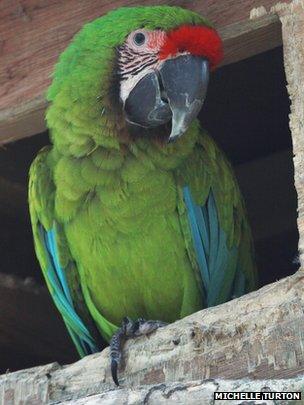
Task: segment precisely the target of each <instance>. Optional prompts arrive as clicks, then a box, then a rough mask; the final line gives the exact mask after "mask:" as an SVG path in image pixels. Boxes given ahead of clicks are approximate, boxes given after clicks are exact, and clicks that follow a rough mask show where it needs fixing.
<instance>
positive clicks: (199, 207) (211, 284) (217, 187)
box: [177, 127, 257, 306]
mask: <svg viewBox="0 0 304 405" xmlns="http://www.w3.org/2000/svg"><path fill="white" fill-rule="evenodd" d="M198 131H199V133H200V135H199V137H198V141H197V146H196V148H195V151H194V152H193V156H192V158H191V159H189V160H188V161H187V162H186V163H185V165H184V166H183V167H182V168H181V169H180V170H179V172H178V173H177V175H178V179H179V180H178V182H179V184H180V186H181V198H182V204H183V206H181V205H179V207H178V211H179V216H180V221H181V226H182V229H183V233H184V239H185V243H186V247H187V251H188V255H189V258H190V260H191V262H192V266H193V267H194V270H195V271H196V274H197V278H198V280H199V282H200V283H201V290H202V295H203V299H204V303H205V305H206V306H213V305H218V304H220V303H223V302H225V301H227V300H229V299H232V298H234V297H238V296H241V295H243V294H244V293H246V292H248V291H251V290H252V289H254V288H255V287H256V284H257V276H256V266H255V262H254V254H253V243H252V237H251V232H250V228H249V224H248V221H247V216H246V210H245V207H244V202H243V199H242V196H241V193H240V190H239V188H238V184H237V181H236V179H235V176H234V174H233V170H232V168H231V166H230V164H229V162H228V161H227V160H226V158H225V156H224V154H223V153H222V152H221V151H220V149H219V148H218V147H217V146H216V145H215V143H214V142H213V140H212V139H211V138H210V137H209V136H208V134H207V133H206V132H202V131H201V129H200V128H199V127H198ZM185 217H187V221H186V220H185ZM187 227H188V228H189V229H190V232H189V231H188V230H187Z"/></svg>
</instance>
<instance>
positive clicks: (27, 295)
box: [0, 273, 77, 371]
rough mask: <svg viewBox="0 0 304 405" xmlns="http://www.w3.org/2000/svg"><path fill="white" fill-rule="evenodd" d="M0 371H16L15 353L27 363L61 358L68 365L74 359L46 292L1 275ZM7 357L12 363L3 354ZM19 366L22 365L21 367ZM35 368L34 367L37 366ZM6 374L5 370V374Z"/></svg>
mask: <svg viewBox="0 0 304 405" xmlns="http://www.w3.org/2000/svg"><path fill="white" fill-rule="evenodd" d="M0 330H1V333H0V358H1V362H0V367H1V369H2V370H3V369H5V368H8V369H9V368H11V367H18V363H16V360H15V359H14V353H16V352H17V353H20V355H22V356H23V361H22V362H23V364H24V362H25V360H24V358H25V357H26V358H27V360H28V363H29V365H30V362H32V365H33V363H34V362H35V360H37V359H39V361H40V363H44V362H49V361H54V360H55V359H58V358H61V359H62V361H65V362H68V361H71V360H72V359H76V358H77V355H76V352H75V349H74V347H73V344H72V342H71V339H70V338H69V336H68V334H67V331H66V328H65V326H64V323H63V321H62V320H61V318H60V316H59V314H58V312H57V311H56V309H55V307H54V305H53V303H52V301H51V298H50V295H49V293H48V292H47V291H46V288H42V287H39V286H37V285H35V283H33V282H32V281H31V280H29V279H26V280H21V279H19V278H17V277H15V276H11V275H6V274H3V273H0ZM5 352H6V353H10V358H11V361H8V360H9V358H8V357H7V356H6V357H5V358H6V360H7V363H6V364H4V354H5ZM22 362H21V363H22ZM36 364H37V363H36ZM4 371H5V370H4Z"/></svg>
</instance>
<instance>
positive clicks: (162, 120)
mask: <svg viewBox="0 0 304 405" xmlns="http://www.w3.org/2000/svg"><path fill="white" fill-rule="evenodd" d="M208 82H209V64H208V61H207V60H206V59H204V58H202V57H199V56H192V55H181V56H178V57H176V58H173V59H169V60H167V61H165V62H164V63H163V64H162V65H161V67H160V69H159V70H158V71H153V72H151V73H149V74H147V75H146V76H145V77H143V78H142V79H141V80H140V81H139V82H138V83H137V84H136V85H135V87H134V88H133V90H132V91H131V92H130V94H129V96H128V98H127V100H126V102H125V105H124V108H125V112H126V118H127V121H128V122H130V123H131V124H134V125H139V126H142V127H146V128H150V127H157V126H160V125H163V124H166V123H168V122H169V121H170V120H171V121H172V125H171V133H170V136H169V142H171V141H174V140H176V139H177V138H179V137H180V136H181V135H183V134H184V133H185V132H186V131H187V129H188V127H189V125H190V124H191V122H192V121H193V120H194V119H195V118H196V117H197V115H198V113H199V111H200V109H201V107H202V105H203V103H204V100H205V97H206V93H207V87H208Z"/></svg>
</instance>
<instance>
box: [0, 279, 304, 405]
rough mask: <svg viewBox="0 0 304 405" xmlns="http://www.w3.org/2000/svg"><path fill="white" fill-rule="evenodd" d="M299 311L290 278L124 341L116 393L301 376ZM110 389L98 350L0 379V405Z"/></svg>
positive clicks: (303, 299) (303, 331)
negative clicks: (196, 382) (216, 381)
mask: <svg viewBox="0 0 304 405" xmlns="http://www.w3.org/2000/svg"><path fill="white" fill-rule="evenodd" d="M303 307H304V276H303V274H301V273H300V272H298V273H297V274H296V275H294V276H291V277H289V278H286V279H283V280H281V281H279V282H277V283H274V284H271V285H268V286H266V287H264V288H262V289H261V290H259V291H256V292H254V293H251V294H248V295H246V296H243V297H242V298H239V299H237V300H233V301H230V302H228V303H226V304H224V305H219V306H217V307H214V308H209V309H206V310H203V311H200V312H197V313H195V314H193V315H191V316H188V317H186V318H184V319H182V320H180V321H178V322H175V323H174V324H171V325H169V326H167V327H165V328H162V329H160V330H159V331H157V332H156V333H153V334H152V335H150V336H148V337H140V338H137V339H136V340H134V341H133V340H132V341H128V342H127V344H126V346H125V349H124V365H123V367H122V368H121V370H120V373H119V377H120V381H121V384H122V387H123V388H124V389H125V390H126V391H125V392H129V394H130V392H131V391H128V390H129V389H132V391H133V389H134V388H135V392H136V390H137V392H140V391H142V392H145V390H146V388H139V387H140V386H142V385H156V387H155V388H154V389H153V391H157V390H159V391H162V390H163V389H164V387H165V386H168V387H172V384H173V383H174V382H176V381H178V382H179V384H180V383H185V384H181V386H183V385H186V386H187V384H188V383H189V381H194V380H200V381H201V380H204V379H212V378H216V379H218V378H220V379H221V378H223V379H232V380H234V379H244V378H246V377H248V378H251V379H267V378H270V377H271V378H274V379H275V378H292V377H295V376H298V375H300V374H301V373H303V371H304V367H303V364H304V347H303V341H302V340H303V335H304V313H303ZM157 384H165V385H164V386H161V387H159V386H157ZM190 386H191V384H190ZM157 387H158V388H157ZM114 388H115V386H114V385H113V382H112V380H111V376H110V365H109V350H108V349H105V350H104V351H103V352H102V353H100V354H95V355H91V356H87V357H85V358H84V359H82V360H80V361H78V362H77V363H74V364H72V365H68V366H63V367H62V366H59V365H58V364H57V363H53V364H50V365H47V366H43V367H37V368H33V369H30V370H23V371H18V372H15V373H11V374H6V375H4V376H2V377H0V401H1V398H2V401H4V402H2V403H5V404H6V402H5V399H7V398H11V400H12V402H11V403H14V404H21V401H25V402H26V403H39V404H46V403H49V402H57V401H58V402H63V401H67V400H69V401H72V402H71V403H73V404H74V403H76V402H75V400H76V399H79V398H83V397H88V396H90V395H96V394H100V393H102V392H106V391H108V390H113V389H114ZM147 389H148V388H147ZM188 394H189V395H188V397H187V398H188V399H190V398H192V395H195V390H193V392H192V394H191V390H190V391H188ZM105 395H109V397H112V400H113V401H114V402H113V403H126V401H125V400H124V401H122V400H121V398H122V397H121V395H122V394H121V391H120V389H116V390H115V391H112V392H110V393H107V394H105ZM153 395H157V394H156V393H155V394H153ZM158 395H161V394H160V393H159V394H158ZM115 398H116V399H117V400H118V399H119V398H120V401H121V402H116V401H115ZM156 398H157V396H156ZM13 400H14V402H13ZM86 400H87V399H86ZM23 403H24V402H23ZM79 403H86V402H81V401H80V402H79ZM102 403H103V402H102ZM137 403H141V402H137ZM146 403H155V402H153V401H152V400H151V402H148V401H146ZM156 403H158V402H156Z"/></svg>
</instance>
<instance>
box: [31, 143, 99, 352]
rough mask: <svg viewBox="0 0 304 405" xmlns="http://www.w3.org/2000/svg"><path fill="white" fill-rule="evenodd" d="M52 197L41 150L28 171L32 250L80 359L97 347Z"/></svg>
mask: <svg viewBox="0 0 304 405" xmlns="http://www.w3.org/2000/svg"><path fill="white" fill-rule="evenodd" d="M53 196H54V185H53V182H52V178H51V174H50V171H49V169H48V165H47V151H46V150H44V151H42V152H40V154H39V155H38V157H37V158H36V159H35V161H34V162H33V164H32V166H31V170H30V185H29V205H30V214H31V222H32V228H33V235H34V243H35V250H36V253H37V257H38V259H39V262H40V265H41V268H42V271H43V275H44V277H45V280H46V283H47V286H48V289H49V291H50V293H51V295H52V298H53V300H54V303H55V305H56V307H57V309H58V310H59V312H60V313H61V315H62V317H63V320H64V322H65V324H66V327H67V329H68V331H69V333H70V335H71V338H72V340H73V342H74V344H75V346H76V348H77V351H78V353H79V355H80V356H82V357H83V356H85V355H87V354H90V353H94V352H97V351H99V350H100V348H101V347H100V342H98V337H97V336H98V334H97V333H96V331H95V327H94V325H93V322H92V320H91V319H90V315H89V314H88V312H87V309H86V307H85V303H84V300H83V297H82V292H81V287H80V284H79V280H78V273H77V268H76V266H75V263H74V262H73V260H72V258H71V257H70V255H69V250H68V246H66V241H65V238H64V233H63V230H62V227H61V226H60V224H59V223H58V222H57V221H56V220H55V218H54V205H53Z"/></svg>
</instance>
